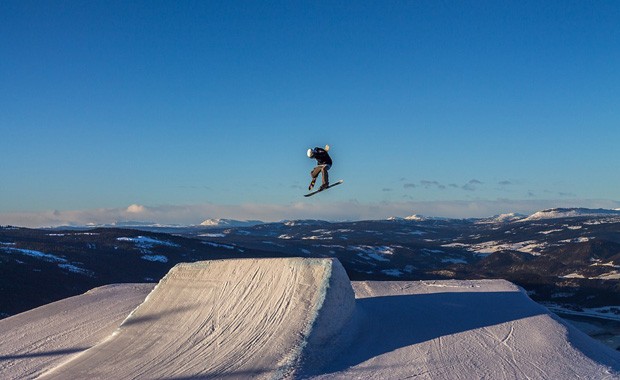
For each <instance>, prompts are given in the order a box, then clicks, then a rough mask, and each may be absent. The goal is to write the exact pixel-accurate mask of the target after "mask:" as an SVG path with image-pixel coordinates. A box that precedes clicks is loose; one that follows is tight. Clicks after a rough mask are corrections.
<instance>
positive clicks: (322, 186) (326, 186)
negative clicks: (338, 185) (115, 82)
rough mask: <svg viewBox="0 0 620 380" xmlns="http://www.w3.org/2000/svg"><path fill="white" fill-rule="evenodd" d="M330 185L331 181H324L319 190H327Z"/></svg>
mask: <svg viewBox="0 0 620 380" xmlns="http://www.w3.org/2000/svg"><path fill="white" fill-rule="evenodd" d="M328 187H329V182H328V183H324V184H322V185H321V187H319V190H325V189H327V188H328Z"/></svg>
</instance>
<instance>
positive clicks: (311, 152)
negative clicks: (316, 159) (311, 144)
mask: <svg viewBox="0 0 620 380" xmlns="http://www.w3.org/2000/svg"><path fill="white" fill-rule="evenodd" d="M312 156H314V152H313V151H312V149H308V157H309V158H312Z"/></svg>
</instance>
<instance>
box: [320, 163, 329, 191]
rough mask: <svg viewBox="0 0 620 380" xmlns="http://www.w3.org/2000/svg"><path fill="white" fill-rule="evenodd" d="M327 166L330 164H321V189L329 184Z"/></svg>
mask: <svg viewBox="0 0 620 380" xmlns="http://www.w3.org/2000/svg"><path fill="white" fill-rule="evenodd" d="M329 168H331V166H330V165H321V174H322V178H323V184H322V185H321V188H322V189H325V188H326V187H327V186H329V173H328V170H329Z"/></svg>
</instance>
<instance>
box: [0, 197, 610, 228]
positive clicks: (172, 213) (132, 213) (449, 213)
mask: <svg viewBox="0 0 620 380" xmlns="http://www.w3.org/2000/svg"><path fill="white" fill-rule="evenodd" d="M551 207H589V208H619V207H620V202H617V201H611V200H587V199H586V200H566V199H556V200H535V199H525V200H507V199H498V200H494V201H480V200H476V201H429V202H419V201H415V200H411V201H407V200H405V201H402V202H375V203H372V202H371V203H362V202H358V201H355V200H351V201H348V202H320V203H319V202H317V203H313V202H297V203H289V204H241V205H218V204H211V203H207V204H197V205H167V206H145V205H140V204H133V205H130V206H128V207H122V208H113V209H93V210H73V211H59V210H50V211H45V212H28V213H26V212H24V213H0V225H8V224H10V225H17V226H24V227H51V226H63V225H80V226H85V225H98V224H110V223H115V222H122V221H144V222H155V223H160V224H184V225H188V224H199V223H200V222H202V221H203V220H205V219H209V218H230V219H238V220H249V219H257V220H263V221H266V222H269V221H279V220H284V219H323V220H364V219H384V218H387V217H390V216H403V217H404V216H408V215H411V214H422V215H427V216H439V217H451V218H470V217H487V216H492V215H496V214H501V213H506V212H518V213H523V214H531V213H534V212H536V211H539V210H542V209H546V208H551Z"/></svg>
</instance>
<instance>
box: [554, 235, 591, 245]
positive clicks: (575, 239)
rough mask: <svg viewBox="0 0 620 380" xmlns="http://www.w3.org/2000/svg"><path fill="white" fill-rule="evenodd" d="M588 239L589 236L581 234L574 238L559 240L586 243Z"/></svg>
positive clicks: (561, 241)
mask: <svg viewBox="0 0 620 380" xmlns="http://www.w3.org/2000/svg"><path fill="white" fill-rule="evenodd" d="M590 240H591V239H590V238H589V237H585V236H582V237H578V238H574V239H565V240H560V243H587V242H589V241H590Z"/></svg>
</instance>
